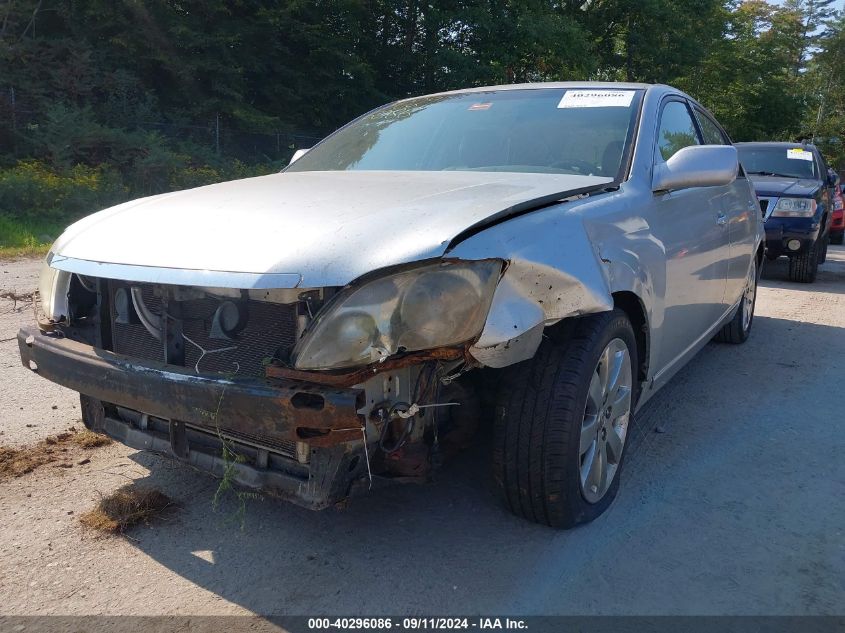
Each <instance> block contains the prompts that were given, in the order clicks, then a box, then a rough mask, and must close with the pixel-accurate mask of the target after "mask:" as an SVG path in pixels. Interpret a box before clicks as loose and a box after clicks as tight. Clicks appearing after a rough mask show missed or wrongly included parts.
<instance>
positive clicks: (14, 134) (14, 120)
mask: <svg viewBox="0 0 845 633" xmlns="http://www.w3.org/2000/svg"><path fill="white" fill-rule="evenodd" d="M9 101H10V102H11V106H12V153H13V154H14V156H15V158H17V157H18V117H17V112H15V87H14V86H10V87H9Z"/></svg>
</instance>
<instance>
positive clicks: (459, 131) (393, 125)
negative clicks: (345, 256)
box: [287, 88, 641, 178]
mask: <svg viewBox="0 0 845 633" xmlns="http://www.w3.org/2000/svg"><path fill="white" fill-rule="evenodd" d="M640 93H641V91H639V90H610V89H571V88H570V89H564V88H558V89H553V88H544V89H530V90H503V91H492V92H475V93H460V94H450V95H434V96H428V97H420V98H417V99H408V100H405V101H400V102H398V103H394V104H390V105H388V106H385V107H384V108H381V109H379V110H377V111H375V112H372V113H370V114H368V115H366V116H364V117H362V118H360V119H358V120H357V121H354V122H353V123H351V124H350V125H348V126H346V127H345V128H342V129H340V130H339V131H337V132H336V133H334V134H333V135H331V136H329V137H328V138H327V139H326V140H325V141H323V142H322V143H320V144H319V145H318V146H317V147H315V148H314V149H312V150H311V151H309V152H308V153H307V154H305V155H304V156H303V157H302V158H300V159H299V160H298V161H296V162H295V163H294V164H293V165H291V166H290V167H289V168H288V170H287V171H338V170H356V169H360V170H390V171H394V170H407V171H441V170H459V171H472V170H475V171H507V172H535V173H549V174H558V173H560V174H582V175H593V176H607V177H610V178H616V177H617V176H618V175H619V172H620V169H621V166H622V157H623V156H624V155H625V149H626V147H627V145H628V144H629V143H630V137H631V131H632V130H633V126H634V121H635V118H636V111H637V107H638V104H639V101H640Z"/></svg>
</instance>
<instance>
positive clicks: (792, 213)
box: [735, 143, 835, 283]
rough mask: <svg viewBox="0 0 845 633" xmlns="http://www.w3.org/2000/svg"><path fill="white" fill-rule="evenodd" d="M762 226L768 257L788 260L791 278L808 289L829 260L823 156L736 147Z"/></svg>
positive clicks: (807, 148)
mask: <svg viewBox="0 0 845 633" xmlns="http://www.w3.org/2000/svg"><path fill="white" fill-rule="evenodd" d="M735 145H736V148H737V150H738V151H739V161H740V163H741V164H742V166H743V168H744V169H745V172H746V174H747V175H748V177H749V178H750V179H751V182H752V183H753V184H754V189H755V191H756V193H757V199H758V200H759V201H760V210H761V211H762V213H763V217H764V218H765V223H766V255H767V256H768V258H769V259H770V260H774V259H777V258H778V257H780V256H782V255H785V256H787V257H789V278H790V280H792V281H799V282H803V283H812V282H814V281H815V280H816V273H817V271H818V267H819V264H822V263H824V261H825V259H826V258H827V245H828V242H829V240H830V223H831V217H832V211H833V194H832V190H831V188H832V187H834V186H835V182H834V181H833V179H832V178H831V175H830V174H829V173H828V171H829V170H828V167H827V164H826V163H825V161H824V158H823V157H822V155H821V152H819V150H818V149H817V148H816V147H815V145H810V144H808V143H736V144H735Z"/></svg>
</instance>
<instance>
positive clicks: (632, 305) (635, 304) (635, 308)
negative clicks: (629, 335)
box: [612, 290, 651, 385]
mask: <svg viewBox="0 0 845 633" xmlns="http://www.w3.org/2000/svg"><path fill="white" fill-rule="evenodd" d="M612 296H613V306H614V307H615V308H619V309H620V310H622V311H623V312H624V313H625V314H627V315H628V319H629V320H630V321H631V327H633V328H634V338H635V339H636V341H637V359H638V360H639V367H637V377H638V379H639V383H640V385H642V384H644V383H645V382H646V380H648V369H649V356H650V353H651V329H650V328H649V323H648V315H647V314H646V310H645V305H644V304H643V302H642V299H640V298H639V297H638V296H637V295H636V294H635V293H633V292H630V291H627V290H622V291H619V292H614V293H613V295H612Z"/></svg>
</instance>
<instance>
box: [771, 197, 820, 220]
mask: <svg viewBox="0 0 845 633" xmlns="http://www.w3.org/2000/svg"><path fill="white" fill-rule="evenodd" d="M815 214H816V201H815V200H813V199H812V198H781V199H780V200H778V203H777V204H776V205H775V209H774V211H772V215H773V216H774V217H778V218H811V217H813V216H814V215H815Z"/></svg>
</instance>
